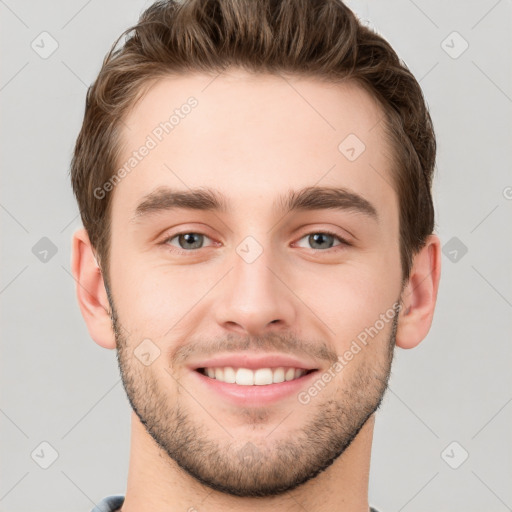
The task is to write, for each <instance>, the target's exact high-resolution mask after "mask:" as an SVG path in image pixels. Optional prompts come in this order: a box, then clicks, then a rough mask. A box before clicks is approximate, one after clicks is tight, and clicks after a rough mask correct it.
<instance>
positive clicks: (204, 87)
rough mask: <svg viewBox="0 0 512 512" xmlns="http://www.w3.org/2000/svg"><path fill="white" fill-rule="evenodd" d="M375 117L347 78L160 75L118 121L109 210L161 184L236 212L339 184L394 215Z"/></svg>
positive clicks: (129, 204) (130, 204) (129, 205)
mask: <svg viewBox="0 0 512 512" xmlns="http://www.w3.org/2000/svg"><path fill="white" fill-rule="evenodd" d="M383 119H384V115H383V112H382V110H381V109H380V107H379V106H378V104H377V102H376V101H375V100H374V99H373V98H372V97H371V96H370V95H369V93H368V92H366V91H365V90H364V89H363V88H362V87H360V86H358V85H357V84H354V83H350V82H346V81H345V82H343V83H340V84H333V83H327V82H325V81H321V80H319V79H316V78H305V77H297V76H286V75H282V76H281V75H279V76H278V75H266V74H262V75H255V74H252V73H247V72H244V71H240V70H231V71H229V72H226V71H225V72H224V73H222V74H220V75H207V74H201V73H194V74H192V73H191V74H187V75H180V76H169V77H166V78H160V79H158V80H156V81H153V82H152V83H151V84H150V86H149V87H148V89H147V91H146V92H145V94H144V95H143V97H142V98H141V99H140V100H139V101H138V102H137V103H136V104H135V106H134V107H133V108H132V110H131V111H130V112H129V113H128V115H127V116H126V117H125V119H124V127H123V132H122V151H121V158H120V161H119V162H118V168H119V169H120V168H124V169H125V171H126V172H124V173H123V179H122V180H120V181H119V183H118V184H117V185H116V186H115V189H114V198H116V199H115V200H114V210H119V209H126V212H125V213H128V209H131V211H132V212H133V210H134V209H135V208H136V206H137V204H138V202H140V199H141V198H142V197H143V196H144V195H147V194H148V193H150V192H151V191H153V190H155V189H157V188H158V187H159V186H162V185H164V186H169V187H172V188H173V189H182V190H186V189H188V188H197V187H201V186H204V187H208V188H210V189H217V190H219V191H222V192H223V195H224V196H226V197H227V198H228V199H229V201H230V204H231V203H232V205H234V206H235V207H238V210H240V209H241V208H249V207H250V206H251V205H253V206H254V203H255V201H258V202H259V204H260V205H261V204H262V203H261V199H263V198H267V197H268V204H269V207H270V206H272V205H273V204H274V201H273V197H270V196H274V195H275V196H277V195H281V192H282V191H288V190H290V189H295V188H297V189H299V188H303V187H309V186H314V185H317V186H343V187H345V188H347V189H349V190H353V191H354V192H358V193H360V194H362V195H364V196H365V197H366V198H367V199H368V200H370V201H371V202H376V203H379V202H380V203H382V208H384V209H386V208H388V209H393V207H394V206H396V205H395V204H393V203H394V202H395V201H396V198H395V197H394V190H393V189H392V187H391V183H392V179H391V174H390V158H389V156H390V155H391V151H390V148H389V147H388V145H387V142H386V138H385V136H384V124H383ZM144 148H146V149H144ZM142 153H144V154H143V155H142ZM278 193H279V194H278Z"/></svg>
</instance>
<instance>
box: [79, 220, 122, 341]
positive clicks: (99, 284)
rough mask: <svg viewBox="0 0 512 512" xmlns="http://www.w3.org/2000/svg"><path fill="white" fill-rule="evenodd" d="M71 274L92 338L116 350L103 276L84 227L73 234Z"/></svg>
mask: <svg viewBox="0 0 512 512" xmlns="http://www.w3.org/2000/svg"><path fill="white" fill-rule="evenodd" d="M71 271H72V273H73V277H74V278H75V281H76V296H77V299H78V305H79V306H80V311H81V312H82V316H83V317H84V320H85V323H86V324H87V329H88V331H89V334H90V336H91V338H92V339H93V340H94V341H95V342H96V343H97V344H98V345H100V346H101V347H104V348H110V349H114V348H116V340H115V336H114V331H113V329H112V320H111V318H110V305H109V302H108V297H107V292H106V290H105V283H104V282H103V275H102V274H101V269H100V268H99V266H98V264H97V263H96V258H95V255H94V252H93V248H92V246H91V242H90V241H89V236H88V234H87V231H86V230H85V229H84V228H81V229H79V230H78V231H76V232H75V233H74V234H73V246H72V261H71Z"/></svg>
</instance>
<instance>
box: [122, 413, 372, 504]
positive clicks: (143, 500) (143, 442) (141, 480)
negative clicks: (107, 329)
mask: <svg viewBox="0 0 512 512" xmlns="http://www.w3.org/2000/svg"><path fill="white" fill-rule="evenodd" d="M374 423H375V418H374V415H372V416H371V417H370V419H369V420H368V421H367V422H366V423H365V425H364V426H363V427H362V429H361V430H360V431H359V433H358V435H357V436H356V438H355V439H354V440H353V442H352V443H351V445H350V446H349V447H348V448H347V449H346V450H345V452H344V453H343V454H342V455H341V456H340V457H338V459H337V460H336V461H335V462H334V463H333V464H332V465H331V466H329V468H327V469H326V470H325V471H324V472H322V473H320V474H319V475H318V476H316V477H315V478H313V479H312V480H310V481H308V482H306V483H305V484H303V485H301V486H300V487H298V488H297V489H294V490H293V491H290V492H288V493H286V494H285V495H282V496H275V497H270V498H240V497H237V496H230V495H227V494H223V493H221V492H218V491H214V490H212V489H211V488H209V487H206V486H204V485H202V484H201V483H199V482H197V481H196V480H195V479H194V478H192V477H191V476H189V475H188V474H187V473H185V472H184V471H183V470H182V469H181V468H180V467H179V466H177V464H176V463H175V462H174V461H173V460H172V459H169V457H168V455H167V454H166V453H165V452H164V451H163V450H162V449H161V448H160V447H159V446H158V445H157V444H156V443H155V441H154V440H153V438H152V437H151V436H150V435H149V434H148V433H147V431H146V430H145V428H144V426H143V425H142V424H141V423H140V421H139V419H138V417H137V416H136V415H135V413H133V412H132V423H131V430H132V432H131V446H130V466H129V472H128V483H127V490H126V494H125V501H124V504H123V507H122V512H164V511H165V512H178V511H179V512H184V511H186V512H213V511H215V512H218V511H222V512H231V511H233V512H234V511H236V512H270V511H274V510H281V511H284V512H295V511H297V512H299V511H301V512H303V511H304V510H307V511H308V512H327V511H329V512H333V511H336V512H368V508H369V507H368V480H369V470H370V455H371V445H372V438H373V428H374Z"/></svg>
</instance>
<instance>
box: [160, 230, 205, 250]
mask: <svg viewBox="0 0 512 512" xmlns="http://www.w3.org/2000/svg"><path fill="white" fill-rule="evenodd" d="M175 238H176V239H177V243H178V246H176V245H175V244H174V243H172V240H174V239H175ZM205 238H207V239H208V240H210V238H209V237H207V236H206V235H203V234H202V233H195V232H193V231H188V232H183V233H177V234H175V235H173V236H170V237H169V238H166V239H165V240H164V241H163V242H162V243H163V244H165V245H172V246H173V247H177V248H178V252H180V250H182V251H185V252H187V251H191V250H193V249H201V248H202V247H203V242H204V239H205Z"/></svg>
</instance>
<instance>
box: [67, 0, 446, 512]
mask: <svg viewBox="0 0 512 512" xmlns="http://www.w3.org/2000/svg"><path fill="white" fill-rule="evenodd" d="M125 35H127V39H126V41H125V42H124V45H122V46H121V47H120V48H117V45H114V47H113V49H112V51H111V52H110V54H109V55H108V56H107V58H106V59H105V61H104V63H103V67H102V69H101V71H100V73H99V76H98V78H97V80H96V81H95V83H94V84H93V85H92V86H91V88H90V90H89V91H88V95H87V104H86V111H85V117H84V121H83V127H82V130H81V132H80V135H79V137H78V140H77V144H76V148H75V153H74V157H73V162H72V169H71V174H72V183H73V188H74V192H75V194H76V197H77V200H78V203H79V207H80V212H81V216H82V221H83V224H84V229H80V230H79V231H77V232H76V233H75V234H74V239H73V264H72V267H73V273H74V276H75V278H76V280H77V283H78V285H77V296H78V301H79V305H80V308H81V311H82V314H83V316H84V319H85V321H86V323H87V327H88V330H89V333H90V335H91V337H92V338H93V340H94V341H95V342H96V343H98V344H99V345H100V346H102V347H105V348H109V349H114V348H117V355H118V361H119V366H120V371H121V375H122V380H123V385H124V388H125V390H126V393H127V396H128V399H129V401H130V404H131V406H132V408H133V414H132V438H131V454H130V468H129V477H128V484H127V491H126V494H125V495H115V496H108V497H106V498H104V499H103V500H102V501H101V503H100V504H98V506H97V507H96V508H95V509H94V510H95V511H98V510H101V511H105V510H109V511H113V510H122V512H149V511H152V512H164V511H165V512H170V511H173V512H174V511H189V512H193V511H198V512H203V511H215V512H217V511H232V510H233V511H234V510H236V511H247V512H249V511H256V510H257V511H260V512H263V511H270V510H272V511H274V510H278V511H290V512H292V511H299V510H300V511H303V510H307V511H309V512H321V511H350V512H363V511H365V512H366V511H368V510H369V504H368V475H369V464H370V452H371V443H372V435H373V428H374V418H375V414H374V413H375V411H376V410H377V409H378V407H379V405H380V403H381V400H382V397H383V395H384V393H385V390H386V387H387V383H388V378H389V374H390V368H391V363H392V358H393V351H394V347H395V345H397V346H399V347H401V348H412V347H414V346H416V345H417V344H418V343H420V342H421V341H422V340H423V339H424V338H425V336H426V335H427V332H428V331H429V328H430V325H431V322H432V318H433V312H434V307H435V301H436V296H437V290H438V284H439V277H440V242H439V239H438V237H437V236H436V235H434V234H433V227H434V211H433V206H432V197H431V182H432V174H433V169H434V163H435V152H436V144H435V137H434V132H433V128H432V124H431V120H430V116H429V113H428V109H427V107H426V105H425V101H424V98H423V96H422V93H421V89H420V87H419V85H418V83H417V82H416V80H415V79H414V77H413V76H412V74H411V73H410V72H409V71H408V69H407V68H406V67H405V65H403V63H401V62H400V60H399V59H398V57H397V56H396V54H395V53H394V51H393V50H392V49H391V47H390V46H389V44H388V43H386V42H385V41H384V40H383V39H382V38H381V37H380V36H379V35H377V34H375V33H374V32H372V31H370V30H369V29H368V28H366V27H364V26H362V25H361V24H360V23H359V22H358V21H357V19H356V18H355V16H354V15H353V14H352V12H351V11H350V10H349V9H348V8H347V7H346V6H344V5H343V4H342V3H341V2H338V1H336V0H323V1H311V0H309V1H306V0H301V1H299V0H282V1H271V0H264V1H263V0H260V1H258V2H256V1H254V0H197V1H195V0H194V1H186V2H181V3H176V2H170V1H163V2H158V3H156V4H154V5H153V6H151V7H149V8H148V9H147V10H146V11H145V12H144V13H143V15H142V16H141V19H140V20H139V24H138V25H137V26H136V27H135V28H134V29H130V30H129V31H127V32H126V33H125ZM370 510H374V509H370Z"/></svg>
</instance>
